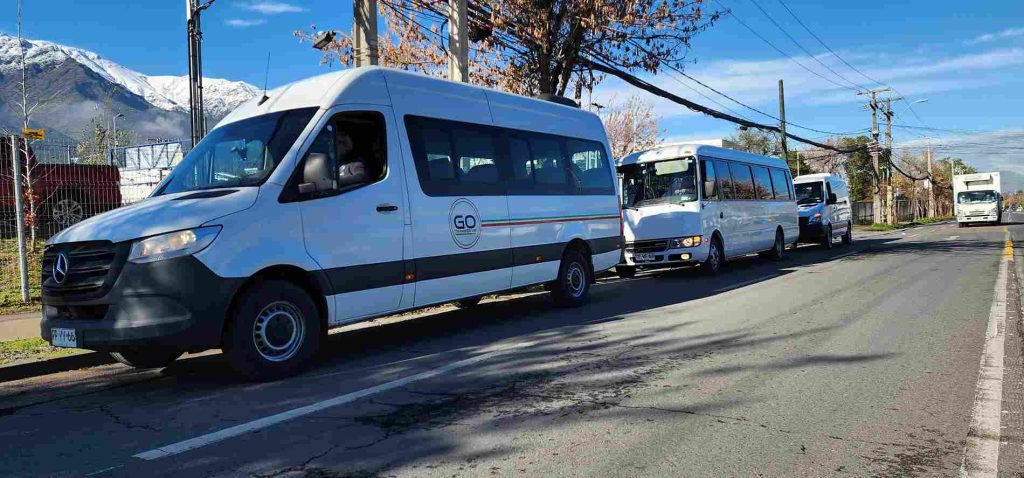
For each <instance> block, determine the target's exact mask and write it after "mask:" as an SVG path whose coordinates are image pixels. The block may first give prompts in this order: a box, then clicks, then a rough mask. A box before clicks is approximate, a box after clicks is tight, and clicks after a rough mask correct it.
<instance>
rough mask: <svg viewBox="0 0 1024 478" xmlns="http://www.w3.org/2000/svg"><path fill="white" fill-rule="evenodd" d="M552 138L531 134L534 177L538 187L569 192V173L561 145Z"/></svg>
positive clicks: (563, 192) (550, 190)
mask: <svg viewBox="0 0 1024 478" xmlns="http://www.w3.org/2000/svg"><path fill="white" fill-rule="evenodd" d="M559 143H560V141H558V140H557V139H554V138H549V137H544V136H533V137H531V138H530V150H531V151H532V152H533V166H534V168H536V169H535V170H534V178H535V179H536V181H537V187H538V189H543V190H546V191H549V192H559V193H562V194H569V174H568V170H567V168H566V165H565V157H564V156H563V155H562V145H560V144H559Z"/></svg>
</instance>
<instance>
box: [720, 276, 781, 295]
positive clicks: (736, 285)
mask: <svg viewBox="0 0 1024 478" xmlns="http://www.w3.org/2000/svg"><path fill="white" fill-rule="evenodd" d="M778 276H779V275H778V274H770V275H766V276H762V277H758V278H757V279H750V280H745V281H743V282H740V283H738V284H733V285H729V286H725V287H722V288H721V289H715V290H713V291H712V292H728V291H730V290H733V289H739V288H740V287H745V286H748V285H750V284H754V283H756V282H761V281H765V280H768V279H771V278H774V277H778Z"/></svg>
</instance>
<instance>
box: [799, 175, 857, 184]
mask: <svg viewBox="0 0 1024 478" xmlns="http://www.w3.org/2000/svg"><path fill="white" fill-rule="evenodd" d="M828 178H836V179H838V180H840V181H845V180H844V179H843V177H842V176H840V175H838V174H836V173H814V174H803V175H800V176H797V177H795V178H793V182H794V183H809V182H814V181H822V180H825V179H828Z"/></svg>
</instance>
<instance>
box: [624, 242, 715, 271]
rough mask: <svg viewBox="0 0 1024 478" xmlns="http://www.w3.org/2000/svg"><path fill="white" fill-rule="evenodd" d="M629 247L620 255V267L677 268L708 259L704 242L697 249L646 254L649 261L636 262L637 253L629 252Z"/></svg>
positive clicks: (690, 248)
mask: <svg viewBox="0 0 1024 478" xmlns="http://www.w3.org/2000/svg"><path fill="white" fill-rule="evenodd" d="M629 247H630V245H629V243H627V244H626V250H625V251H624V252H623V254H622V256H623V262H622V265H628V266H635V267H651V268H654V267H677V266H686V265H694V264H700V263H702V262H704V261H705V260H706V259H707V258H708V245H707V243H706V242H705V243H702V244H701V245H699V246H697V247H682V248H678V249H671V248H666V249H663V250H660V251H652V252H646V253H645V254H649V255H650V256H651V257H652V259H651V260H638V258H637V254H638V252H635V251H633V250H630V249H629Z"/></svg>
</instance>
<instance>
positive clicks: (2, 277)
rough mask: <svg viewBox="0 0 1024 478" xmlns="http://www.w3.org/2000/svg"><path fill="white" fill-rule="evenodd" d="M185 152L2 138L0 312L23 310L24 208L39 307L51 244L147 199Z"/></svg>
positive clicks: (175, 147) (166, 146) (173, 145)
mask: <svg viewBox="0 0 1024 478" xmlns="http://www.w3.org/2000/svg"><path fill="white" fill-rule="evenodd" d="M186 152H187V148H186V146H185V143H184V142H180V141H165V142H159V143H155V144H147V145H138V146H129V147H119V148H107V147H105V145H103V144H98V145H97V144H91V143H89V142H80V143H73V142H63V141H54V140H46V141H25V140H22V139H19V138H16V137H13V138H12V137H6V138H0V312H4V311H10V310H16V309H17V308H18V307H19V306H20V305H21V304H22V300H21V297H22V295H21V291H22V287H21V280H20V279H21V272H20V266H19V256H18V246H19V243H18V234H17V229H18V227H17V226H18V223H19V214H18V204H19V203H20V205H21V208H20V209H21V215H20V219H21V221H20V222H21V224H22V226H23V231H24V234H23V236H24V243H25V249H26V251H27V254H26V256H27V262H28V266H29V280H28V283H29V287H30V289H31V290H30V295H31V296H32V298H33V299H34V300H35V299H37V298H38V293H39V291H38V285H39V275H40V272H39V263H40V260H41V256H42V249H43V243H44V242H45V241H46V239H48V238H49V237H50V236H52V235H54V234H56V233H57V232H59V231H61V230H62V229H64V228H66V227H68V226H71V225H72V224H75V223H77V222H79V221H82V220H83V219H86V218H89V217H91V216H95V215H97V214H100V213H103V212H106V211H109V210H111V209H115V208H118V207H121V206H124V205H128V204H132V203H135V202H138V201H141V200H143V199H145V198H146V197H147V196H148V195H149V194H150V193H151V192H152V190H153V188H154V187H155V186H156V185H157V184H158V183H159V182H160V181H161V180H163V178H164V177H166V175H167V174H168V173H169V172H170V170H171V168H172V167H173V166H174V165H175V164H177V163H178V162H179V161H180V160H181V159H182V157H184V155H185V153H186ZM15 158H17V161H18V164H15ZM15 167H17V169H18V170H19V171H18V172H17V174H16V173H15ZM16 177H17V180H18V181H19V182H20V187H21V197H20V201H18V199H19V198H18V197H17V195H16V194H15V189H16V187H15V186H16V184H15V181H16Z"/></svg>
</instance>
